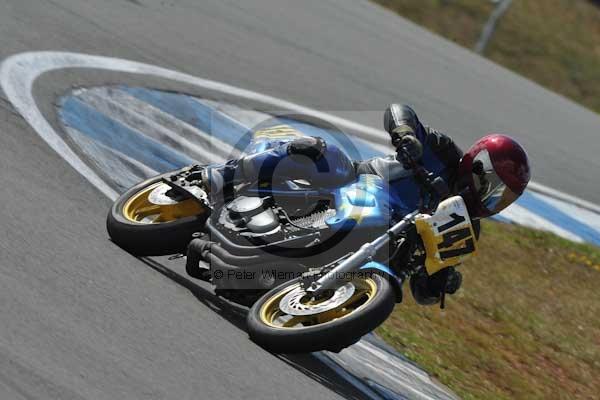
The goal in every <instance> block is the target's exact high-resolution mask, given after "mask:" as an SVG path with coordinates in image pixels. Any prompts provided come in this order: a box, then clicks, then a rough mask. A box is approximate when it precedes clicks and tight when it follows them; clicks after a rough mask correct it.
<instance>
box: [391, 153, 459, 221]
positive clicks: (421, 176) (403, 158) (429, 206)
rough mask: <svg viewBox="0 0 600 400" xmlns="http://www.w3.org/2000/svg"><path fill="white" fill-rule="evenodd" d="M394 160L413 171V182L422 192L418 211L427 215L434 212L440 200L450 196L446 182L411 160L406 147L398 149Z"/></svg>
mask: <svg viewBox="0 0 600 400" xmlns="http://www.w3.org/2000/svg"><path fill="white" fill-rule="evenodd" d="M396 159H397V160H398V161H400V162H401V163H402V165H404V166H406V167H408V169H410V170H412V171H413V176H414V178H415V181H416V182H417V184H419V186H420V187H421V190H422V191H423V192H424V193H422V194H421V199H422V202H421V205H420V207H419V210H420V211H421V212H427V213H430V212H432V211H434V210H435V209H436V208H437V205H438V204H439V202H440V200H443V199H445V198H446V197H448V195H449V194H450V189H449V188H448V184H447V183H446V181H444V179H442V178H441V177H439V176H434V174H433V173H432V172H429V171H428V170H427V169H426V168H425V167H424V166H423V165H421V164H419V163H418V162H417V161H416V160H415V159H413V158H412V157H411V155H410V152H409V151H408V149H406V147H398V149H397V150H396ZM425 195H426V196H425ZM426 197H427V198H426Z"/></svg>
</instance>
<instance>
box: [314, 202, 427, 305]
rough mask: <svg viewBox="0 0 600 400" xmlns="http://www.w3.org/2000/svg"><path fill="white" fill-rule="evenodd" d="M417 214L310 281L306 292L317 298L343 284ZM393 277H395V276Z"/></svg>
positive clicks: (409, 215) (409, 216) (411, 214)
mask: <svg viewBox="0 0 600 400" xmlns="http://www.w3.org/2000/svg"><path fill="white" fill-rule="evenodd" d="M417 214H418V211H414V212H412V213H410V214H408V215H406V216H405V217H404V218H403V219H402V220H401V221H400V222H398V223H396V224H395V225H394V226H392V227H391V228H390V229H388V230H387V231H386V232H385V233H384V234H383V235H381V236H379V237H378V238H376V239H375V240H373V241H372V242H369V243H365V244H363V245H362V246H361V248H360V249H359V250H358V251H356V252H355V253H352V254H351V255H350V256H349V257H348V258H346V259H345V260H343V261H342V262H340V263H339V264H338V265H337V266H336V267H334V268H333V269H331V270H329V271H327V272H325V274H324V275H323V276H321V277H320V278H319V279H317V280H315V281H312V282H311V283H310V285H308V286H307V287H306V288H305V290H306V292H307V293H308V294H310V295H312V296H314V297H318V296H319V295H321V294H322V293H323V292H324V291H325V290H328V289H333V288H334V287H336V286H339V284H340V283H342V282H344V278H343V277H344V276H346V275H347V274H349V273H352V272H356V271H358V270H360V269H361V268H362V267H363V266H364V265H365V264H367V263H369V262H372V261H373V258H374V257H375V255H376V254H377V252H378V251H379V250H381V249H382V248H384V247H385V246H387V245H389V243H390V241H391V240H395V239H396V238H398V236H399V235H400V234H402V233H403V232H405V231H406V230H407V228H409V227H410V225H411V224H412V223H413V220H414V217H415V216H416V215H417ZM401 240H402V239H401ZM399 245H400V244H399ZM378 269H381V268H378ZM393 275H394V276H396V274H393Z"/></svg>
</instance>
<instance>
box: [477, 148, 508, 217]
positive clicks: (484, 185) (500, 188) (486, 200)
mask: <svg viewBox="0 0 600 400" xmlns="http://www.w3.org/2000/svg"><path fill="white" fill-rule="evenodd" d="M472 174H473V182H475V190H476V191H477V195H478V197H479V200H480V201H481V204H482V205H483V207H484V208H485V209H486V210H487V211H489V212H490V213H491V214H496V213H498V212H500V211H502V210H503V209H505V208H506V207H508V206H509V205H510V204H511V203H512V202H514V201H515V200H516V199H517V198H518V197H519V195H518V194H516V193H514V192H513V191H512V190H510V189H509V188H508V187H507V186H506V184H505V183H504V182H503V181H502V179H500V177H499V176H498V174H497V173H496V171H495V169H494V166H493V165H492V161H491V159H490V155H489V153H488V151H487V150H482V151H480V152H479V153H478V154H477V155H476V156H475V158H474V159H473V169H472Z"/></svg>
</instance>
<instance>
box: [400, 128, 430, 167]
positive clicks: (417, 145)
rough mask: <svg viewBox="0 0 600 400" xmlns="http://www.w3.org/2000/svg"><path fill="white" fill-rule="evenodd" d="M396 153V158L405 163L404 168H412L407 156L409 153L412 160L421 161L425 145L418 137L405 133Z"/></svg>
mask: <svg viewBox="0 0 600 400" xmlns="http://www.w3.org/2000/svg"><path fill="white" fill-rule="evenodd" d="M396 154H397V155H396V159H397V160H398V161H400V162H401V163H402V164H403V165H404V168H410V164H409V162H408V161H409V160H406V156H407V155H408V156H409V158H410V160H412V161H419V160H420V159H421V157H422V156H423V145H422V144H421V142H420V141H419V139H417V138H416V137H414V136H412V135H404V136H403V137H402V138H401V139H400V140H399V142H398V146H397V147H396Z"/></svg>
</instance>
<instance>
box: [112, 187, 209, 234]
mask: <svg viewBox="0 0 600 400" xmlns="http://www.w3.org/2000/svg"><path fill="white" fill-rule="evenodd" d="M160 185H163V183H161V182H157V183H154V184H152V185H150V186H147V187H145V188H144V189H142V190H140V191H139V192H137V193H136V194H135V195H133V196H131V197H130V198H129V199H128V200H127V201H126V202H125V205H124V206H123V210H122V211H123V216H124V217H125V218H126V219H127V220H129V221H131V222H137V223H141V224H162V223H167V222H171V221H176V220H178V219H182V218H186V217H192V216H195V215H199V214H202V213H203V212H204V208H203V207H202V206H201V205H200V204H198V202H197V201H195V200H193V199H186V200H183V201H179V202H176V203H173V204H155V203H152V202H151V201H150V199H149V196H150V193H152V191H153V190H154V189H156V188H157V187H159V186H160Z"/></svg>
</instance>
